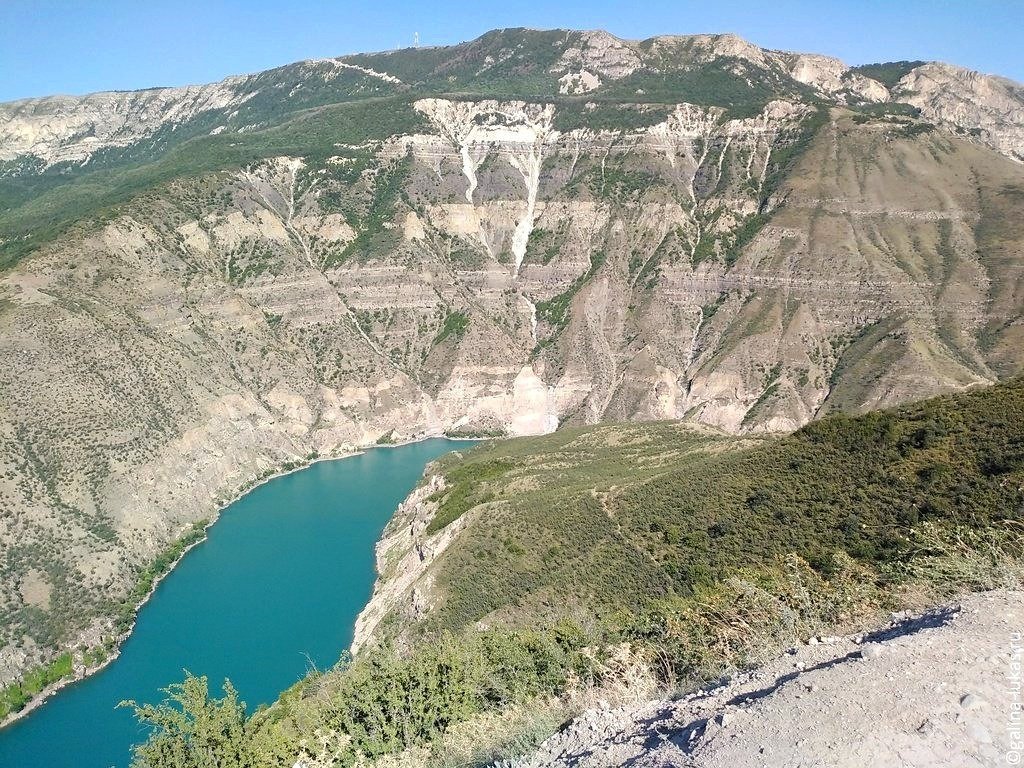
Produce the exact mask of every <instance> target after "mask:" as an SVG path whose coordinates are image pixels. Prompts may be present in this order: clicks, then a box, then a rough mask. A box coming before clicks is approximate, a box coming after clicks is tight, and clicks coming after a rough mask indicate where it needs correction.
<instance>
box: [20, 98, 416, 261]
mask: <svg viewBox="0 0 1024 768" xmlns="http://www.w3.org/2000/svg"><path fill="white" fill-rule="evenodd" d="M421 122H422V116H421V115H419V113H417V112H416V111H415V110H414V109H413V108H412V104H411V102H410V101H409V100H408V99H407V98H401V97H393V98H382V99H367V100H366V101H360V102H354V103H350V104H339V105H334V106H330V107H321V108H318V109H315V110H310V111H308V112H306V113H300V114H298V115H297V116H295V117H293V118H292V119H290V120H289V121H288V122H286V123H283V124H282V125H278V126H275V127H273V128H268V129H265V130H262V131H253V132H251V133H245V134H241V135H239V134H235V133H222V134H219V135H217V136H202V137H197V138H195V139H192V140H189V141H187V142H184V143H182V144H179V145H177V146H175V147H173V148H172V149H170V150H169V151H167V152H166V153H165V154H164V155H163V156H162V157H160V159H158V160H156V161H154V162H149V163H145V164H135V165H129V166H115V167H111V168H105V169H101V170H97V171H92V172H86V173H81V174H78V175H75V176H73V177H71V179H70V180H65V181H64V183H62V184H60V185H59V186H54V187H53V188H51V189H48V190H45V191H42V192H41V193H39V194H37V192H38V190H35V189H32V190H29V191H28V192H26V195H25V196H14V195H12V194H11V193H10V192H9V191H8V192H7V193H6V194H5V193H0V240H2V241H3V243H2V245H0V270H2V269H5V268H7V267H10V266H11V265H13V264H15V263H16V262H17V261H18V260H19V259H21V258H23V257H24V256H26V255H27V254H29V253H30V252H32V251H33V250H35V249H36V248H38V247H39V246H40V245H42V244H44V243H47V242H49V241H50V240H52V239H54V238H55V237H57V236H59V235H60V234H61V233H63V232H64V231H66V230H67V229H68V228H69V227H70V226H71V225H72V224H73V223H74V222H75V221H78V220H81V219H85V218H90V219H92V220H95V221H99V222H103V221H105V220H108V219H109V218H112V217H113V216H114V215H115V214H116V212H117V206H119V205H120V204H122V203H124V202H126V201H128V200H130V199H132V198H134V197H137V196H139V195H142V194H143V193H146V192H151V191H153V190H154V189H156V188H158V187H159V186H160V185H162V184H166V183H168V182H170V181H172V180H174V179H178V178H182V177H189V176H198V175H200V174H204V173H211V172H216V171H220V170H225V169H230V168H239V167H243V166H245V165H248V164H250V163H253V162H257V161H259V160H262V159H265V158H268V157H275V156H279V155H295V156H302V157H306V158H307V159H309V161H310V162H315V161H316V158H326V157H329V156H331V155H335V154H338V153H339V150H338V148H337V147H336V146H335V145H336V144H338V143H344V144H361V143H363V142H365V141H368V140H371V139H383V138H385V137H387V136H390V135H392V134H395V133H406V132H407V133H413V132H415V131H416V130H417V129H418V128H420V127H421ZM5 183H6V182H5ZM29 192H31V196H28V195H29ZM371 215H372V214H371ZM371 223H372V222H371Z"/></svg>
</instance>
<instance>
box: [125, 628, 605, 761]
mask: <svg viewBox="0 0 1024 768" xmlns="http://www.w3.org/2000/svg"><path fill="white" fill-rule="evenodd" d="M591 639H592V638H590V637H588V636H587V635H586V634H585V633H584V632H583V631H582V630H581V629H580V628H579V627H578V626H576V625H575V624H573V623H571V622H561V623H559V624H557V625H555V626H552V627H550V628H546V629H543V630H522V631H516V632H505V631H490V632H478V633H474V634H472V635H471V636H468V637H465V638H458V639H456V638H454V637H452V636H447V637H444V638H442V639H440V640H439V641H438V642H436V643H432V644H430V645H427V646H424V647H422V648H419V649H417V650H416V651H415V652H414V653H411V654H408V655H405V656H400V655H398V654H397V653H396V652H395V651H394V650H393V649H392V648H390V647H386V646H382V647H377V648H373V649H371V650H369V651H368V652H367V653H365V654H363V655H361V656H359V657H358V658H357V659H356V660H355V661H349V660H347V659H346V660H343V661H342V662H340V663H339V665H338V666H337V667H336V668H335V669H334V670H331V671H329V672H327V673H325V674H312V675H310V676H309V677H308V678H307V679H306V680H304V681H302V682H301V683H299V684H298V685H297V686H295V687H294V688H292V689H291V690H289V691H287V692H286V693H285V694H284V695H283V696H282V699H281V700H280V702H279V703H278V704H277V705H275V706H274V707H273V708H271V709H269V710H259V711H257V712H256V713H255V714H254V715H253V716H252V717H247V715H246V708H245V704H244V703H242V702H240V701H239V700H238V694H237V692H236V691H235V690H234V688H233V687H232V686H231V684H230V682H225V684H224V696H223V698H220V699H211V698H210V696H209V691H208V685H207V679H206V678H205V677H195V676H192V675H188V674H187V675H186V677H185V680H184V681H183V682H182V683H178V684H174V685H171V686H169V687H168V688H167V689H166V691H165V692H166V693H167V700H165V702H164V703H163V704H161V705H157V706H152V705H139V704H137V703H136V702H134V701H126V702H122V706H126V707H131V708H133V709H134V710H135V714H136V716H137V717H138V719H139V720H140V721H141V722H142V723H144V724H146V725H148V726H150V727H152V729H153V733H152V735H151V736H150V738H149V740H148V741H147V742H146V743H145V744H142V745H141V746H139V747H137V748H136V754H135V761H134V763H133V765H134V766H135V767H136V768H171V767H172V766H173V768H213V766H217V767H218V768H228V767H235V768H249V767H250V766H256V765H282V766H283V765H291V764H292V763H293V762H294V759H295V757H296V756H297V755H298V754H299V752H300V751H305V752H306V753H307V754H309V753H312V754H313V756H315V757H317V758H319V759H321V760H323V761H324V762H329V763H330V764H332V765H353V764H354V763H356V762H357V761H358V760H360V759H363V758H365V757H369V758H374V757H379V756H382V755H385V754H389V753H395V752H398V751H401V750H402V749H405V748H407V747H411V746H415V745H418V744H422V743H425V742H429V741H431V740H433V739H435V738H437V737H439V736H441V735H442V734H444V733H445V732H446V731H448V730H449V729H450V728H451V727H452V726H454V725H456V724H458V723H461V722H463V721H465V720H468V719H469V718H471V717H472V716H474V715H476V714H479V713H482V712H487V711H493V710H498V709H502V708H505V707H508V706H510V705H513V704H517V703H522V702H526V701H530V700H533V699H536V698H538V697H541V696H547V695H551V694H553V693H556V692H558V691H560V690H562V689H564V687H565V686H566V685H567V684H568V683H569V681H570V680H575V681H582V680H588V681H589V680H594V679H595V678H596V676H597V675H598V674H599V661H600V660H599V657H598V656H596V655H595V654H593V653H592V652H589V651H588V650H587V648H586V645H587V642H588V641H589V640H591ZM314 722H315V723H316V725H315V732H314ZM325 734H327V735H330V734H333V737H332V736H328V737H327V738H324V735H325Z"/></svg>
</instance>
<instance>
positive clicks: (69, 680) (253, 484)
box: [0, 433, 489, 729]
mask: <svg viewBox="0 0 1024 768" xmlns="http://www.w3.org/2000/svg"><path fill="white" fill-rule="evenodd" d="M431 439H443V440H447V441H454V442H465V441H474V442H478V441H483V440H486V439H489V438H487V437H452V436H449V435H446V434H444V433H440V434H424V435H421V436H418V437H415V438H411V439H408V440H400V441H395V442H386V443H368V444H366V445H360V446H354V447H352V449H351V450H348V451H345V452H343V453H336V454H333V455H328V456H316V457H315V458H309V457H304V458H297V459H290V460H288V461H284V462H282V463H281V464H280V465H279V466H278V468H276V469H272V470H269V471H268V472H266V473H264V474H260V475H257V476H256V477H253V478H250V479H249V480H246V481H244V482H242V483H241V484H240V485H239V486H238V487H236V488H234V489H232V490H231V492H230V494H229V495H228V496H226V497H224V500H223V501H216V503H215V506H214V507H213V508H212V509H211V516H210V517H209V518H208V519H206V520H205V521H200V522H201V524H202V527H203V535H202V536H200V537H199V538H198V539H197V540H196V541H193V542H189V543H188V544H187V545H186V546H184V547H183V549H182V550H181V552H180V553H179V554H178V555H177V556H176V557H175V558H174V560H173V561H172V562H171V563H170V564H169V565H168V566H167V568H165V569H164V570H163V571H162V572H160V573H159V574H158V575H156V577H155V578H154V581H153V584H152V585H151V587H150V589H148V590H147V591H146V593H145V595H144V596H142V597H141V598H140V599H139V600H137V601H136V602H135V604H134V605H133V607H132V613H133V620H132V622H131V624H130V625H129V626H128V628H127V629H126V630H125V631H123V632H120V633H118V634H116V635H115V636H114V637H113V639H112V647H111V648H110V649H109V650H108V653H106V657H105V658H104V659H103V660H102V662H100V663H99V664H96V665H91V666H86V667H84V668H83V667H80V668H78V669H77V670H76V672H75V674H74V675H73V676H71V677H66V678H61V679H60V680H57V681H55V682H53V683H50V684H49V685H47V686H46V687H44V688H43V689H42V690H40V691H39V692H38V693H37V694H35V695H34V696H33V697H32V698H31V699H30V700H29V701H28V702H26V705H25V706H24V707H23V708H22V709H20V710H17V711H16V712H11V713H9V714H8V715H7V716H6V717H4V718H3V719H2V720H0V729H2V728H4V727H6V726H8V725H11V724H12V723H15V722H17V721H18V720H20V719H23V718H25V717H27V716H28V715H30V714H31V713H32V712H34V711H36V710H38V709H39V708H40V707H42V706H43V705H44V703H45V702H46V701H47V700H48V699H50V698H52V697H53V696H54V695H55V694H56V693H58V692H59V691H61V690H62V689H65V688H67V687H69V686H71V685H74V684H75V683H78V682H81V681H83V680H86V679H87V678H89V677H91V676H92V675H95V674H96V673H98V672H100V671H102V670H103V669H105V668H106V667H109V666H110V665H111V664H112V663H113V662H114V660H116V659H117V658H118V657H120V655H121V648H122V646H123V645H124V643H125V642H126V641H127V640H128V638H129V637H131V634H132V632H133V631H134V629H135V625H136V623H137V618H138V612H139V611H140V610H141V609H142V607H143V606H144V605H145V604H146V603H147V602H148V601H150V599H151V598H152V597H153V595H154V594H155V593H156V591H157V588H158V587H159V586H160V584H161V583H162V582H163V580H164V579H166V578H167V577H168V575H169V574H170V573H171V572H172V571H173V570H174V569H175V568H176V567H177V566H178V564H179V563H180V562H181V561H182V560H183V559H184V557H185V555H187V554H188V553H189V552H190V551H191V550H193V549H194V548H196V547H198V546H199V545H200V544H202V543H204V542H205V541H206V540H207V536H206V531H208V530H209V529H210V527H211V526H212V525H213V524H214V523H215V522H217V520H218V518H219V517H220V514H221V513H222V512H223V511H224V510H225V509H226V508H227V507H229V506H231V505H232V504H234V503H236V502H238V501H239V500H241V499H242V498H243V497H245V496H246V495H248V494H251V493H252V492H253V490H255V489H256V488H258V487H260V486H261V485H264V484H266V483H267V482H270V481H271V480H274V479H278V478H280V477H285V476H287V475H290V474H293V473H295V472H299V471H302V470H305V469H308V468H309V467H311V466H313V465H315V464H319V463H322V462H332V461H340V460H343V459H351V458H353V457H356V456H360V455H361V454H365V453H366V452H367V451H369V450H371V449H397V447H402V446H406V445H411V444H415V443H418V442H423V441H425V440H431ZM214 499H217V497H214ZM195 524H196V523H193V524H191V525H189V526H186V527H184V528H182V529H181V531H180V532H179V535H178V538H177V539H175V542H176V541H180V539H181V538H182V537H184V536H186V535H187V534H188V531H189V530H190V529H191V528H193V526H194V525H195ZM169 546H170V547H173V546H174V544H173V543H172V544H171V545H169ZM108 621H111V620H108ZM112 629H113V626H112ZM80 637H81V636H80ZM80 645H81V641H78V642H76V643H74V644H72V645H71V646H70V647H67V648H61V649H58V650H57V655H59V654H60V653H65V652H71V653H73V654H75V653H76V652H78V653H82V652H83V651H82V649H81V648H80ZM23 679H24V678H23Z"/></svg>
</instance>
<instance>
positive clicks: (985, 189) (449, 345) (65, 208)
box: [0, 30, 1024, 680]
mask: <svg viewBox="0 0 1024 768" xmlns="http://www.w3.org/2000/svg"><path fill="white" fill-rule="evenodd" d="M871 75H874V77H872V76H871ZM1022 105H1024V97H1022V91H1021V86H1020V85H1018V84H1015V83H1012V82H1010V81H1007V80H1004V79H1000V78H996V77H990V76H985V75H979V74H977V73H972V72H969V71H966V70H962V69H959V68H956V67H951V66H948V65H942V64H924V63H915V62H900V63H897V64H892V65H872V66H870V67H861V68H849V67H847V66H845V65H844V64H842V63H841V62H839V61H837V60H835V59H831V58H828V57H824V56H814V55H803V54H790V53H783V52H776V51H767V50H764V49H761V48H758V47H756V46H754V45H752V44H750V43H747V42H746V41H743V40H740V39H739V38H736V37H734V36H729V35H718V36H692V37H659V38H653V39H651V40H647V41H643V42H632V41H624V40H619V39H617V38H614V37H613V36H611V35H608V34H606V33H602V32H566V31H553V32H532V31H525V30H500V31H497V32H493V33H488V34H487V35H485V36H484V37H482V38H479V39H478V40H475V41H472V42H470V43H465V44H462V45H460V46H453V47H450V48H431V49H412V50H406V51H394V52H387V53H381V54H364V55H357V56H349V57H343V58H339V59H329V60H322V61H310V62H301V63H298V64H295V65H290V66H288V67H284V68H280V69H278V70H271V71H269V72H264V73H259V74H256V75H249V76H244V77H235V78H229V79H228V80H225V81H222V82H221V83H218V84H215V85H210V86H197V87H188V88H176V89H154V90H149V91H141V92H132V93H106V94H95V95H91V96H86V97H81V98H78V97H51V98H45V99H30V100H24V101H20V102H14V103H11V104H4V105H0V258H2V263H3V265H4V271H3V272H2V273H0V353H2V356H3V359H4V361H5V365H4V366H3V367H2V369H0V509H2V510H3V515H2V517H0V568H2V571H3V573H4V579H3V580H2V582H0V617H2V621H0V627H2V630H0V631H2V634H0V644H2V645H3V650H2V651H0V679H2V680H9V679H12V678H15V677H17V676H18V674H20V673H21V672H22V671H23V670H24V669H26V668H27V667H28V666H30V665H32V664H34V663H37V662H39V661H41V660H45V659H46V658H49V657H50V656H51V655H52V654H53V653H54V651H55V650H56V649H58V648H68V647H74V646H84V645H92V644H95V643H96V642H98V640H99V638H101V637H102V636H104V635H107V636H109V634H110V633H111V631H112V626H113V624H112V616H113V615H114V614H115V613H116V610H117V608H116V606H117V604H118V601H119V600H122V599H123V598H124V596H125V595H127V594H128V593H129V591H130V589H131V587H132V585H133V584H134V583H135V581H136V579H137V578H138V575H139V573H140V571H141V570H142V569H143V568H144V567H145V566H146V565H147V564H148V563H149V562H151V561H152V560H153V558H154V557H156V556H157V555H158V554H159V553H160V552H161V551H162V550H163V548H164V547H166V546H167V544H168V542H170V541H171V540H172V539H174V537H175V536H177V535H178V534H179V533H180V532H181V531H182V530H184V529H185V528H186V527H187V526H188V525H189V524H191V523H192V522H194V521H196V520H199V519H203V518H207V517H209V516H211V515H212V514H214V513H215V511H216V509H217V507H218V505H219V504H220V503H222V502H223V501H225V500H227V499H229V498H230V497H232V496H233V495H234V494H235V493H236V492H237V491H238V490H239V489H241V488H244V487H246V486H247V485H248V484H250V483H251V482H253V481H254V480H255V479H257V478H259V477H260V476H262V475H265V474H267V473H271V472H273V471H275V470H276V469H278V468H280V467H281V466H285V465H293V464H295V463H301V462H303V461H306V460H309V459H311V458H313V457H317V456H329V455H343V454H344V453H346V452H348V451H351V450H353V449H356V448H358V447H360V446H365V445H369V444H372V443H374V442H377V441H383V442H389V441H398V440H408V439H416V438H420V437H424V436H428V435H438V434H443V433H447V434H460V435H473V434H476V435H498V434H502V435H526V434H539V433H545V432H550V431H552V430H554V429H556V428H557V427H558V426H559V425H564V424H589V423H595V422H600V421H626V420H653V419H683V420H688V421H692V422H696V423H699V424H704V425H709V426H711V427H715V428H718V429H720V430H724V431H726V432H731V433H758V432H777V431H786V430H791V429H794V428H796V427H799V426H800V425H802V424H805V423H806V422H808V421H810V420H812V419H814V418H815V417H817V416H819V415H822V414H826V413H830V412H834V411H837V410H840V411H848V412H859V411H864V410H868V409H872V408H877V407H880V406H885V405H890V404H894V403H898V402H902V401H906V400H910V399H916V398H920V397H924V396H927V395H931V394H935V393H940V392H947V391H954V390H958V389H963V388H967V387H972V386H975V385H979V384H985V383H991V382H994V381H997V380H999V379H1003V378H1007V377H1010V376H1012V375H1014V374H1016V373H1017V372H1019V371H1020V369H1021V366H1022V361H1024V325H1022V319H1021V316H1022V310H1024V272H1022V265H1024V256H1022V253H1024V250H1022V245H1024V223H1022V222H1024V216H1022V215H1021V214H1022V213H1024V165H1022V164H1021V162H1020V161H1021V159H1022V151H1024V150H1022V146H1024V145H1022V141H1024V139H1022V137H1024V112H1022V110H1024V106H1022Z"/></svg>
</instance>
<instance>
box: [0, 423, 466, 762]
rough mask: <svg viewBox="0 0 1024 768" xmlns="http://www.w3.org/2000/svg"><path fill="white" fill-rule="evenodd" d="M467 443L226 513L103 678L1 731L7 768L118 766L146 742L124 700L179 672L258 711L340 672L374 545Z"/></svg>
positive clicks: (368, 462)
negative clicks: (224, 688)
mask: <svg viewBox="0 0 1024 768" xmlns="http://www.w3.org/2000/svg"><path fill="white" fill-rule="evenodd" d="M470 444H471V443H468V442H465V441H448V440H441V439H435V440H427V441H424V442H420V443H413V444H411V445H404V446H400V447H395V448H374V449H371V450H369V451H367V452H366V453H363V454H361V455H358V456H353V457H350V458H345V459H339V460H337V461H324V462H320V463H317V464H314V465H312V466H311V467H309V468H307V469H303V470H301V471H299V472H294V473H292V474H289V475H284V476H282V477H277V478H274V479H272V480H270V481H269V482H267V483H265V484H264V485H261V486H259V487H258V488H256V489H254V490H253V491H251V492H250V493H248V494H247V495H245V496H243V497H242V498H241V499H239V500H238V501H236V502H234V503H233V504H231V505H230V506H228V507H227V508H226V509H224V511H223V512H222V513H221V516H220V518H219V519H218V521H217V523H216V524H215V525H214V526H213V527H211V528H210V530H209V537H208V539H207V540H206V541H205V542H203V543H201V544H200V545H199V546H197V547H196V548H195V549H193V550H192V551H191V552H189V553H188V555H186V556H185V558H184V559H183V560H182V562H181V563H179V564H178V566H177V567H176V568H175V569H174V570H173V571H172V572H171V573H170V574H169V575H168V576H167V578H166V579H164V580H163V582H162V583H161V584H160V585H159V586H158V587H157V589H156V592H155V593H154V594H153V596H152V597H151V598H150V600H149V602H148V603H147V604H146V605H145V606H144V607H143V609H142V610H141V611H140V612H139V619H138V623H137V624H136V627H135V631H134V632H133V633H132V635H131V637H129V639H128V640H127V641H126V642H125V644H124V646H123V647H122V649H121V655H120V657H119V658H117V659H116V660H115V661H114V662H113V663H112V664H110V665H109V666H108V667H107V668H106V669H104V670H103V671H101V672H99V673H97V674H96V675H94V676H92V677H89V678H87V679H85V680H83V681H81V682H78V683H75V684H73V685H71V686H69V687H67V688H65V689H64V690H62V691H61V692H59V693H58V694H57V695H56V696H54V697H53V698H52V699H51V700H50V701H48V702H47V703H46V704H44V705H43V706H42V707H41V708H39V709H37V710H36V711H34V712H32V713H31V714H29V715H28V716H27V717H25V718H23V719H21V720H19V721H16V722H15V723H13V724H11V725H10V726H8V727H6V728H4V729H2V730H0V768H108V767H109V766H117V767H118V768H123V766H127V765H128V763H129V762H130V757H131V746H132V744H134V743H136V742H138V741H140V740H142V739H144V738H145V735H146V734H145V731H144V730H143V729H142V728H141V727H140V726H139V725H138V724H137V723H136V722H135V720H134V718H133V717H132V715H131V714H130V713H129V712H128V711H126V710H124V709H115V706H116V705H117V703H118V702H119V701H121V700H122V699H126V698H134V699H138V700H139V701H149V702H157V701H160V700H161V698H162V694H160V692H159V689H160V688H162V687H165V686H166V685H167V684H168V683H171V682H175V681H179V680H180V679H181V678H182V676H183V674H182V670H184V669H188V670H189V671H190V672H192V673H194V674H197V675H207V676H208V677H209V679H210V688H211V692H213V693H216V694H218V695H219V693H220V685H221V683H222V682H223V680H224V678H225V677H227V678H230V679H231V681H232V683H234V685H235V687H236V688H237V689H238V691H239V693H240V695H241V698H242V699H243V700H244V701H246V702H247V703H248V705H249V710H250V711H252V710H253V709H255V708H256V706H257V705H259V704H262V703H270V702H272V701H273V700H274V699H275V698H276V696H277V694H278V692H280V691H281V690H283V689H284V688H287V687H288V686H290V685H291V684H292V683H294V682H295V681H296V680H298V679H299V678H301V677H302V676H303V674H304V673H305V672H306V670H307V669H308V668H309V667H310V665H314V664H315V665H316V666H317V667H318V668H321V669H323V668H327V667H330V666H332V665H333V664H334V663H335V662H336V661H337V659H338V657H339V655H340V654H341V652H342V651H344V650H345V649H346V648H348V646H349V644H350V643H351V641H352V630H353V627H354V625H355V618H356V615H357V614H358V613H359V611H360V610H362V608H363V606H364V605H365V604H366V601H367V599H368V598H369V596H370V592H371V590H372V588H373V580H374V560H373V545H374V543H375V542H376V540H377V539H378V537H379V536H380V533H381V530H382V529H383V528H384V525H385V524H386V523H387V521H388V519H389V518H390V517H391V515H392V514H393V513H394V511H395V509H396V508H397V506H398V504H399V503H400V502H401V501H402V499H403V498H404V497H405V496H406V495H407V494H408V493H409V492H410V491H411V490H412V489H413V488H414V487H415V486H416V483H417V482H418V481H419V478H420V476H421V474H422V472H423V468H424V467H425V466H426V464H427V463H428V462H429V461H431V460H433V459H435V458H437V457H438V456H441V455H442V454H445V453H447V452H449V451H452V450H455V449H458V448H464V447H467V446H469V445H470Z"/></svg>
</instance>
